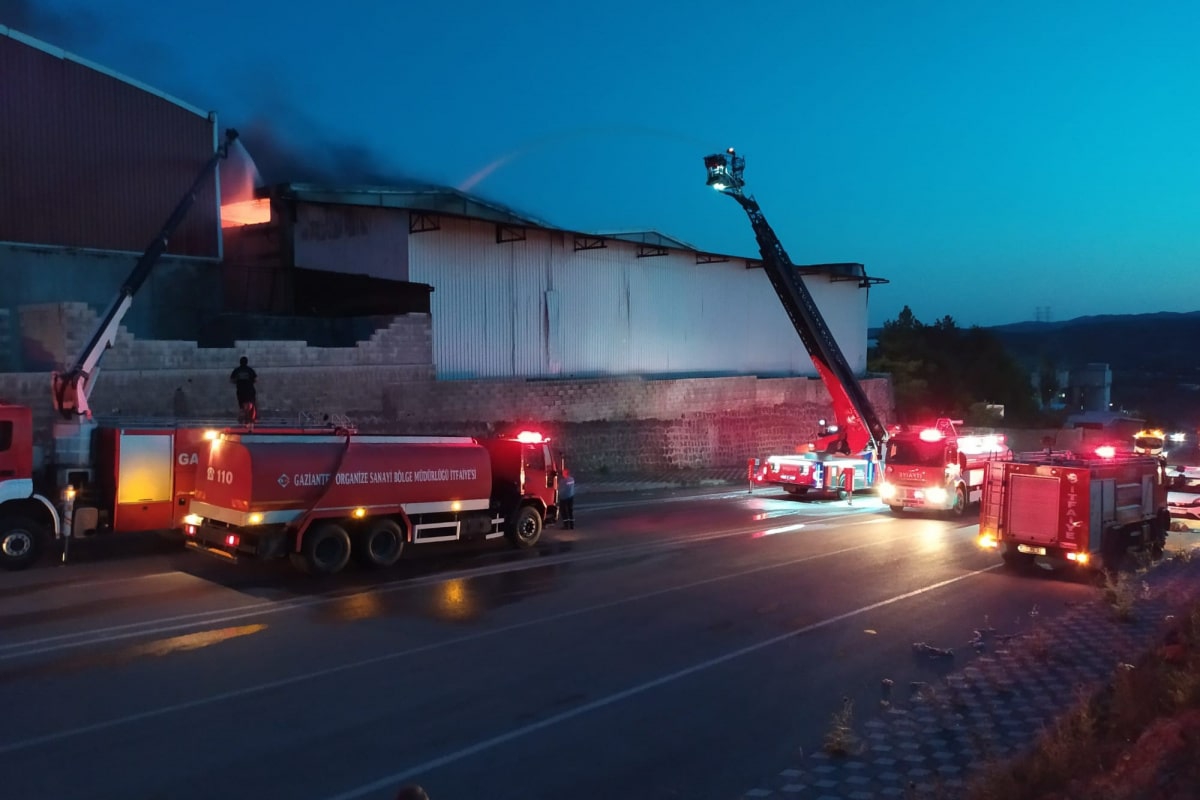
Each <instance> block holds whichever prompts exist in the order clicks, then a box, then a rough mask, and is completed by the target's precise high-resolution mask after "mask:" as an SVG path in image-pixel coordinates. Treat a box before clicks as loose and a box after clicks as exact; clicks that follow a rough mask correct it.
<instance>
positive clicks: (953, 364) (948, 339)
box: [867, 306, 1048, 427]
mask: <svg viewBox="0 0 1200 800" xmlns="http://www.w3.org/2000/svg"><path fill="white" fill-rule="evenodd" d="M867 369H868V370H869V371H871V372H882V373H889V374H890V375H891V382H892V391H893V393H894V395H895V403H896V415H897V417H898V418H899V419H898V421H899V422H902V423H909V422H915V421H918V420H924V419H929V418H931V417H939V416H950V417H954V418H955V419H961V420H964V421H965V422H966V423H967V424H968V425H994V424H997V423H998V422H999V419H998V417H996V416H994V415H993V414H992V413H991V412H989V411H988V408H987V407H988V406H989V405H1000V406H1003V407H1004V422H1005V423H1006V424H1013V425H1020V426H1038V427H1040V426H1042V425H1044V424H1046V422H1047V421H1048V420H1047V418H1046V417H1045V416H1044V415H1043V414H1042V412H1041V411H1040V404H1039V403H1038V402H1037V400H1036V397H1035V394H1034V390H1033V382H1032V381H1031V379H1030V376H1029V374H1028V372H1026V371H1025V369H1024V368H1023V367H1022V366H1021V365H1020V363H1018V362H1017V360H1016V359H1015V358H1014V357H1013V356H1012V355H1011V354H1010V353H1009V352H1008V350H1007V349H1005V346H1004V343H1003V342H1002V341H1001V340H1000V339H999V338H997V337H996V336H995V335H993V334H992V333H990V332H988V331H987V330H985V329H983V328H979V327H970V328H960V327H959V326H958V324H957V323H956V322H955V321H954V319H953V318H952V317H950V316H945V317H942V318H941V319H939V320H938V321H937V322H934V323H931V324H925V323H923V322H921V321H920V320H918V319H917V318H916V315H914V314H913V312H912V310H911V309H910V308H909V307H908V306H905V307H904V309H903V310H902V311H901V312H900V314H899V315H898V316H897V317H896V319H894V320H890V321H888V322H885V323H884V324H883V329H882V330H881V331H880V333H879V337H878V341H877V344H876V346H875V347H874V348H872V350H871V352H870V353H869V354H868V358H867Z"/></svg>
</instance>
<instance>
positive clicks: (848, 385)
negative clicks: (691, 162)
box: [704, 147, 888, 497]
mask: <svg viewBox="0 0 1200 800" xmlns="http://www.w3.org/2000/svg"><path fill="white" fill-rule="evenodd" d="M704 167H705V169H706V170H707V173H708V181H707V183H708V185H709V186H711V187H713V188H714V189H716V190H717V191H718V192H721V193H722V194H725V195H728V196H730V197H732V198H733V199H734V200H736V201H737V203H738V205H740V206H741V207H742V210H744V211H745V212H746V216H747V217H749V218H750V225H751V227H752V228H753V229H754V236H755V238H756V239H757V240H758V246H759V252H760V253H761V254H762V266H763V271H764V272H766V274H767V277H768V278H769V279H770V281H771V285H772V286H773V287H774V289H775V293H776V294H777V295H778V296H779V301H780V303H782V304H783V308H784V311H786V312H787V315H788V318H789V319H790V320H791V321H792V326H793V327H794V328H795V329H796V333H797V334H799V336H800V341H801V342H802V343H803V344H804V348H805V349H806V350H807V351H808V355H809V357H810V358H812V361H813V365H814V366H815V367H816V370H817V375H819V376H820V378H821V381H822V383H824V384H825V388H826V390H827V391H828V392H829V397H830V400H831V401H832V405H833V414H834V419H835V420H836V424H835V425H831V426H826V424H825V421H824V420H822V421H821V422H820V430H819V431H818V432H817V435H816V436H815V437H814V440H813V442H812V443H811V444H808V443H806V444H802V445H801V447H800V448H799V452H797V453H795V454H788V455H772V456H769V457H767V458H766V459H763V460H762V462H761V464H760V466H758V467H757V468H754V467H753V466H752V468H751V471H750V479H751V481H752V482H753V483H755V484H759V485H762V484H772V485H776V486H781V487H783V488H784V489H785V490H787V491H788V492H790V493H792V494H805V493H808V492H810V491H811V492H814V493H822V494H832V493H836V494H837V495H838V496H839V497H845V495H846V492H847V490H849V489H854V490H856V491H863V490H866V489H873V488H875V485H876V482H877V480H878V478H879V469H878V467H879V461H880V459H881V457H882V456H883V448H884V445H885V443H886V441H887V436H888V431H887V429H886V428H885V427H884V425H883V420H882V419H881V418H880V416H879V414H878V413H877V412H876V410H875V407H874V406H873V405H872V404H871V400H870V398H869V397H867V393H866V391H864V390H863V387H862V385H861V384H860V383H859V382H858V378H857V377H856V376H855V374H854V370H853V369H852V368H851V366H850V364H849V362H847V360H846V356H845V354H844V353H843V352H842V348H841V346H840V345H839V344H838V342H837V339H835V338H834V336H833V333H832V331H830V329H829V325H828V323H827V322H826V321H825V317H824V315H822V314H821V310H820V309H819V308H818V307H817V303H816V301H815V300H814V299H813V296H812V293H811V292H810V291H809V289H808V286H806V285H805V283H804V278H803V276H802V274H801V269H800V268H798V267H797V266H796V265H795V264H793V263H792V260H791V258H790V257H789V256H788V254H787V251H786V250H784V247H783V243H782V242H780V241H779V237H778V236H777V235H776V234H775V231H774V230H773V229H772V228H771V226H770V224H768V223H767V219H766V217H765V216H764V215H763V212H762V209H761V208H760V207H759V205H758V201H756V200H755V199H754V198H753V197H752V196H750V195H748V194H746V192H745V186H746V184H745V179H744V174H745V169H746V159H745V157H744V156H739V155H738V154H737V153H736V152H734V149H733V148H732V147H731V148H729V149H728V150H727V151H726V152H724V153H716V154H713V155H710V156H706V157H705V158H704ZM851 277H852V278H853V279H854V280H856V281H858V282H859V285H860V286H870V284H871V283H872V282H880V280H879V279H877V278H868V277H866V276H865V275H861V274H852V275H851ZM843 279H845V278H843ZM851 475H853V479H852V482H848V480H847V479H848V477H849V476H851Z"/></svg>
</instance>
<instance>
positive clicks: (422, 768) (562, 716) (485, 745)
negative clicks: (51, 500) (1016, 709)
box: [0, 565, 999, 800]
mask: <svg viewBox="0 0 1200 800" xmlns="http://www.w3.org/2000/svg"><path fill="white" fill-rule="evenodd" d="M997 566H999V565H996V566H991V567H987V568H985V569H980V570H975V571H974V572H968V573H967V574H966V575H960V576H958V577H957V578H949V579H948V580H944V581H939V582H938V583H933V584H930V585H929V586H925V587H922V588H920V589H914V590H913V591H911V592H905V593H904V594H899V595H896V596H895V597H889V598H888V599H886V600H880V601H879V602H877V603H871V604H870V605H865V606H862V607H861V608H856V609H854V610H853V611H847V612H845V613H842V614H837V615H836V616H832V617H828V618H826V619H823V620H820V621H819V622H813V623H811V624H809V625H805V626H804V627H802V628H796V629H795V630H791V631H788V632H787V633H781V634H779V635H778V636H772V637H771V638H770V639H764V640H763V641H761V642H757V643H755V644H752V645H748V646H746V647H739V648H738V649H736V650H730V651H729V652H727V653H724V654H722V655H719V656H716V657H714V658H710V659H706V660H704V661H699V662H697V663H695V664H692V665H691V666H689V667H684V668H683V669H680V670H676V671H675V672H671V673H668V674H666V675H662V676H660V677H658V678H655V679H654V680H650V681H646V682H645V683H640V684H638V685H637V686H631V687H630V688H628V689H624V690H622V691H620V692H616V693H614V694H610V695H608V696H606V697H601V698H599V699H597V700H593V701H592V702H590V703H585V704H584V705H582V706H577V707H576V708H573V709H571V710H570V711H563V712H562V713H559V714H555V715H554V716H552V717H547V718H546V719H543V720H539V721H538V722H531V723H529V724H528V725H522V726H521V727H519V728H513V729H512V730H509V731H506V732H505V733H501V734H498V735H496V736H493V737H491V738H490V739H483V740H481V741H479V742H476V743H475V744H473V745H469V746H467V747H464V748H462V749H461V750H455V751H454V752H451V753H447V754H446V755H444V756H440V757H438V758H434V759H431V760H429V761H426V762H425V763H424V764H418V765H416V766H414V767H410V768H408V769H406V770H404V771H402V772H396V773H393V774H391V775H387V776H384V777H382V778H379V779H378V780H375V781H372V782H371V783H368V784H364V785H362V786H359V787H356V788H354V789H350V790H349V791H346V792H343V793H342V794H338V795H334V796H333V797H330V798H328V800H355V798H359V797H363V796H364V795H368V794H371V793H373V792H381V791H383V790H385V789H391V788H394V787H395V786H397V785H398V784H401V783H404V782H406V781H410V780H412V779H414V778H417V777H420V776H421V775H424V774H426V773H428V772H430V771H432V770H435V769H439V768H441V767H445V766H447V765H449V764H453V763H454V762H456V761H461V760H462V759H464V758H470V757H471V756H474V755H477V754H479V753H482V752H483V751H485V750H490V749H491V748H493V747H498V746H499V745H502V744H507V743H508V742H511V741H513V740H514V739H519V738H521V737H523V736H528V735H529V734H531V733H536V732H537V731H540V730H545V729H546V728H550V727H552V726H554V725H558V724H559V723H561V722H567V721H569V720H572V719H574V718H576V717H580V716H583V715H584V714H588V713H590V712H592V711H598V710H599V709H602V708H606V707H608V706H611V705H614V704H616V703H619V702H621V701H622V700H628V699H629V698H631V697H635V696H637V695H639V694H644V693H645V692H648V691H650V690H651V689H657V688H658V687H660V686H666V685H667V684H669V683H674V682H675V681H678V680H680V679H682V678H686V677H688V676H690V675H694V674H696V673H697V672H703V671H704V670H707V669H711V668H713V667H716V666H720V665H721V664H724V663H726V662H728V661H732V660H734V659H735V658H741V657H742V656H746V655H750V654H751V653H756V652H758V651H759V650H765V649H766V648H768V647H773V646H775V645H777V644H780V643H781V642H786V641H787V640H788V639H793V638H795V637H797V636H801V635H803V634H806V633H811V632H812V631H815V630H818V629H820V628H825V627H828V626H830V625H833V624H835V623H838V622H844V621H845V620H848V619H851V618H853V617H857V616H860V615H862V614H866V613H867V612H869V611H874V610H875V609H877V608H883V607H884V606H889V605H893V604H895V603H899V602H901V601H903V600H908V599H910V598H913V597H917V596H919V595H922V594H925V593H926V592H932V591H934V590H936V589H941V588H943V587H945V586H949V585H951V584H954V583H958V582H959V581H963V580H966V579H967V578H973V577H975V576H976V575H980V574H982V573H984V572H989V571H991V570H994V569H996V568H997ZM0 752H3V751H2V750H0Z"/></svg>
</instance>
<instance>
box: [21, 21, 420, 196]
mask: <svg viewBox="0 0 1200 800" xmlns="http://www.w3.org/2000/svg"><path fill="white" fill-rule="evenodd" d="M0 24H3V25H7V26H8V27H11V28H13V29H15V30H17V31H20V32H21V33H25V34H28V35H30V36H33V37H34V38H37V39H41V40H43V41H45V42H47V43H49V44H51V45H53V46H55V47H61V48H63V49H65V50H69V51H71V52H75V53H78V54H79V55H81V56H83V57H85V58H89V59H92V60H94V61H96V62H98V63H100V64H105V65H106V66H113V67H114V68H116V69H117V70H118V71H124V69H123V68H122V67H124V68H126V69H127V68H130V67H132V68H133V69H132V71H130V72H128V73H127V74H130V75H131V76H136V77H137V78H138V79H139V80H141V81H144V82H145V83H147V84H149V85H150V86H155V87H158V88H161V89H162V90H164V91H167V92H168V93H170V94H173V95H175V96H177V97H179V98H180V99H182V100H184V101H186V102H189V103H192V104H193V105H196V106H200V107H202V108H214V109H216V111H217V114H218V119H219V121H220V124H221V125H222V127H234V128H237V129H238V132H239V134H240V136H239V141H240V145H241V147H242V148H245V150H244V152H242V153H240V154H239V155H240V161H241V162H242V163H240V164H238V163H231V162H235V159H233V158H230V159H229V160H228V161H227V162H226V163H223V164H222V166H221V182H222V186H223V187H225V188H226V191H227V192H228V194H227V195H226V196H229V195H235V196H237V198H238V199H242V198H244V197H245V196H246V195H247V194H248V190H249V188H250V187H251V186H264V185H272V184H279V183H318V184H327V185H330V186H339V187H347V186H366V185H371V186H389V187H396V188H420V187H427V186H433V185H436V183H435V182H434V181H431V180H429V179H423V178H417V177H415V176H413V175H412V174H409V173H408V172H407V171H405V170H403V169H400V168H398V167H397V166H396V165H395V164H393V163H389V160H388V159H386V158H383V157H382V156H381V155H380V154H379V153H377V152H374V151H372V150H370V149H369V148H367V147H365V146H363V145H360V144H355V143H353V142H349V141H346V140H345V139H344V138H340V137H339V136H338V135H335V134H332V133H331V132H329V129H328V127H327V126H326V125H324V124H322V123H321V122H320V121H319V120H317V119H315V118H314V117H313V116H312V115H311V114H310V112H308V111H307V110H305V109H303V108H302V106H301V105H300V104H299V103H298V102H296V100H295V89H294V88H293V86H291V85H288V84H287V83H286V82H285V79H284V78H283V77H282V76H280V75H279V73H278V71H277V70H275V69H272V68H271V65H269V64H243V65H239V66H240V68H238V69H236V71H235V74H229V76H228V78H227V80H226V81H225V85H224V87H215V88H214V87H212V86H208V87H204V88H201V87H199V86H195V85H190V86H189V85H186V84H180V83H178V80H179V79H178V77H177V76H178V75H181V74H186V72H187V70H184V69H181V68H180V64H179V62H178V57H177V55H176V54H174V53H173V52H172V51H171V50H170V49H169V48H167V47H165V46H164V45H162V44H160V43H157V42H150V41H125V40H127V39H128V33H127V32H125V31H123V30H121V29H120V28H119V27H118V26H114V25H111V24H105V21H104V20H103V19H102V18H101V17H100V16H98V15H97V14H96V13H94V12H92V11H90V10H84V9H78V8H76V9H72V11H71V13H70V15H66V14H59V13H57V12H54V11H52V10H48V9H45V8H41V7H39V6H38V4H37V2H36V0H0ZM116 41H120V42H122V45H121V46H122V48H123V50H124V51H125V52H127V53H131V54H133V56H132V58H133V61H130V62H128V63H126V64H123V65H109V64H106V63H105V57H104V55H103V51H104V50H105V48H109V49H111V47H112V46H113V43H114V42H116ZM210 74H211V73H210ZM230 107H233V108H238V109H252V111H251V112H250V113H249V114H248V115H245V116H243V117H242V118H240V119H239V118H238V117H239V115H238V114H236V113H233V112H231V111H228V110H226V109H228V108H230ZM402 144H403V143H402V142H398V144H397V146H398V147H401V146H402ZM246 154H248V157H249V160H250V162H251V163H245V162H246V160H247V158H246Z"/></svg>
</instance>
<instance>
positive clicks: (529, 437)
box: [517, 431, 546, 444]
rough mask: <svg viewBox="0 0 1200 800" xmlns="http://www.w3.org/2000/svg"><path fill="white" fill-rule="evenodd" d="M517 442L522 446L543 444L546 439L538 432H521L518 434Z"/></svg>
mask: <svg viewBox="0 0 1200 800" xmlns="http://www.w3.org/2000/svg"><path fill="white" fill-rule="evenodd" d="M517 441H518V442H521V443H522V444H541V443H542V442H544V441H546V439H545V437H543V436H542V435H541V434H540V433H538V432H537V431H521V432H520V433H518V434H517Z"/></svg>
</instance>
